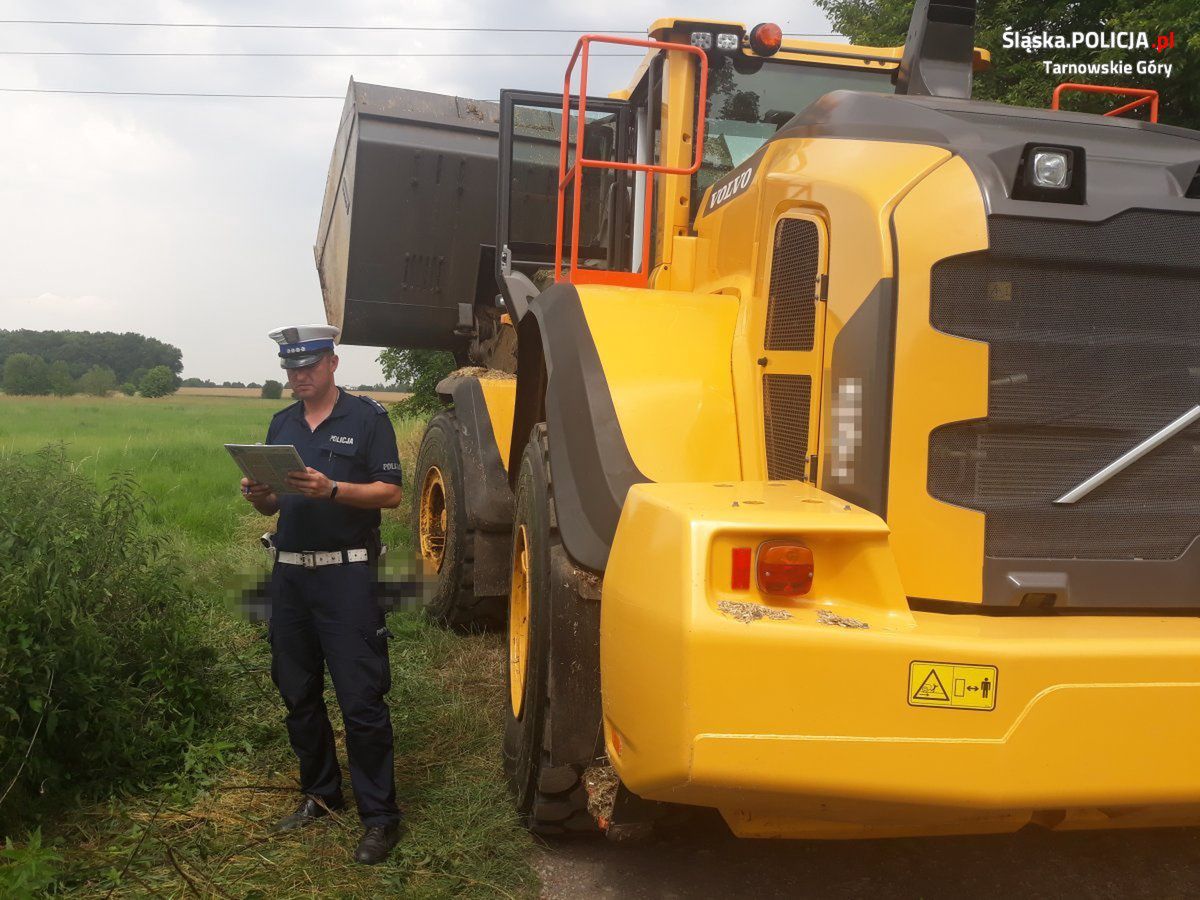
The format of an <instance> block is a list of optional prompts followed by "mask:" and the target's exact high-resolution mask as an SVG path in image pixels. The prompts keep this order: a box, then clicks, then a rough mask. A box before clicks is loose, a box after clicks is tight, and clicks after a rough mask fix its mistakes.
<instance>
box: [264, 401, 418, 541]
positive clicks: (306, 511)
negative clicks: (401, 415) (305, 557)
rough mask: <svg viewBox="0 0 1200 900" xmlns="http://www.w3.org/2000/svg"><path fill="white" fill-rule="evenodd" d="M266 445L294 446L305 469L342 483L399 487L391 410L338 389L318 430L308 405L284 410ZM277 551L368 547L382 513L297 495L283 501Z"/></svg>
mask: <svg viewBox="0 0 1200 900" xmlns="http://www.w3.org/2000/svg"><path fill="white" fill-rule="evenodd" d="M267 443H268V444H294V445H295V447H296V450H297V451H299V453H300V458H301V459H302V460H304V464H305V465H307V466H311V467H312V468H314V469H316V470H317V471H318V472H321V473H322V474H323V475H325V476H327V477H329V478H332V479H333V480H334V481H338V482H352V483H359V484H366V483H370V482H372V481H387V482H390V483H392V484H400V458H399V455H398V454H397V452H396V432H395V430H394V429H393V428H392V423H391V420H390V419H389V418H388V415H387V410H386V409H384V408H383V406H382V405H380V404H379V403H377V402H376V401H374V400H372V399H370V398H369V397H358V396H355V395H354V394H347V393H346V392H345V391H343V390H342V389H341V388H338V399H337V403H335V404H334V406H333V411H332V412H330V414H329V417H328V418H327V419H326V420H325V421H324V422H322V423H321V424H320V425H318V426H317V430H316V431H312V430H310V429H309V427H308V423H307V422H305V421H304V403H303V401H297V402H295V403H293V404H292V405H291V406H288V407H286V408H284V409H281V410H280V411H279V412H277V413H276V414H275V418H273V419H272V420H271V425H270V427H269V428H268V429H267ZM278 499H279V527H278V530H277V531H276V533H275V546H276V548H277V549H279V550H288V551H291V552H297V551H300V550H350V549H354V548H359V547H369V546H371V542H372V541H373V540H374V539H375V530H376V529H378V528H379V520H380V516H379V510H377V509H356V508H354V507H352V506H344V505H342V504H340V503H335V502H332V501H330V500H327V499H323V498H322V499H319V500H318V499H312V498H309V497H302V496H300V495H299V494H282V495H280V496H279V498H278Z"/></svg>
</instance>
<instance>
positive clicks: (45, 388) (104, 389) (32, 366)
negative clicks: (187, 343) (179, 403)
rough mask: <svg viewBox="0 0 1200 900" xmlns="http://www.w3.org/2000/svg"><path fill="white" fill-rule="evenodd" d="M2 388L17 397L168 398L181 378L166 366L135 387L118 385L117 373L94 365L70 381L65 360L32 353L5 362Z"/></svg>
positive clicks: (0, 380)
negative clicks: (48, 359) (119, 394)
mask: <svg viewBox="0 0 1200 900" xmlns="http://www.w3.org/2000/svg"><path fill="white" fill-rule="evenodd" d="M0 387H3V388H4V393H6V394H12V395H14V396H18V397H22V396H24V397H36V396H45V395H47V394H53V395H54V396H56V397H69V396H71V395H72V394H91V395H92V396H94V397H107V396H108V395H109V394H111V393H113V391H116V390H118V389H119V390H120V391H121V392H122V393H124V394H127V395H129V396H133V395H134V394H141V395H142V396H143V397H165V396H167V395H168V394H173V393H175V391H176V390H177V389H178V388H179V377H178V376H177V375H175V373H173V372H172V371H171V370H170V369H168V368H167V367H166V366H155V367H154V368H153V369H150V370H149V371H147V372H146V373H144V374H142V376H141V378H140V379H139V380H138V381H137V383H134V382H132V381H126V382H122V383H120V384H118V383H117V375H116V373H115V372H114V371H113V370H112V369H110V368H109V367H108V366H100V365H95V366H92V367H91V368H90V369H88V370H87V371H86V372H84V373H83V374H82V375H80V376H79V377H78V378H73V377H71V368H70V366H69V365H68V364H67V363H66V361H65V360H61V359H59V360H55V361H54V362H52V363H47V362H46V361H45V360H44V359H42V358H41V357H40V356H34V355H32V354H30V353H13V354H10V355H9V357H8V358H7V359H6V360H4V368H3V369H2V370H0Z"/></svg>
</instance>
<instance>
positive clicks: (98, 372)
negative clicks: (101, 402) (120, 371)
mask: <svg viewBox="0 0 1200 900" xmlns="http://www.w3.org/2000/svg"><path fill="white" fill-rule="evenodd" d="M116 389H117V376H116V373H115V372H113V370H112V369H110V368H108V366H92V367H91V368H90V369H88V370H87V371H86V372H84V373H83V374H82V375H80V376H79V390H80V392H81V393H84V394H91V395H92V396H93V397H107V396H108V395H109V394H111V393H112V392H113V391H115V390H116Z"/></svg>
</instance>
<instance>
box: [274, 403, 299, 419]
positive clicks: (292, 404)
mask: <svg viewBox="0 0 1200 900" xmlns="http://www.w3.org/2000/svg"><path fill="white" fill-rule="evenodd" d="M303 402H304V401H303V400H297V401H296V402H295V403H289V404H288V405H287V406H285V407H284V408H283V409H281V410H279V412H277V413H275V415H273V416H271V419H272V420H274V419H278V418H279V417H280V416H282V415H283V414H284V413H287V412H291V411H292V410H293V409H295V408H296V407H297V406H299V405H300V404H301V403H303Z"/></svg>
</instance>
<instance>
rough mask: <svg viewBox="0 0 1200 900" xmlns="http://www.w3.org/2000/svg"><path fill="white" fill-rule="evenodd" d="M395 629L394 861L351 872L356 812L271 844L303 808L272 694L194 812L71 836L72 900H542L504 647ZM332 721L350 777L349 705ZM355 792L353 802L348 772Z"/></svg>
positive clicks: (150, 798) (110, 821)
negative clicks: (508, 755) (515, 763)
mask: <svg viewBox="0 0 1200 900" xmlns="http://www.w3.org/2000/svg"><path fill="white" fill-rule="evenodd" d="M388 624H389V627H390V629H391V630H392V632H393V634H394V638H393V640H392V645H391V661H392V676H393V685H392V691H391V694H390V703H391V707H392V722H393V726H394V728H395V730H396V757H397V762H396V771H397V793H398V798H399V801H400V804H401V807H402V808H403V809H404V811H405V816H406V818H405V822H406V826H407V832H406V834H405V837H404V839H403V840H402V842H401V844H400V846H399V847H398V848H397V849H396V851H394V853H393V855H392V857H391V859H389V861H388V862H386V863H384V864H382V865H380V866H374V867H368V866H361V865H357V864H355V863H354V862H352V861H351V858H350V854H351V852H352V851H353V849H354V846H355V844H356V843H357V841H358V838H359V836H360V835H361V831H362V829H361V826H360V825H359V822H358V819H357V816H356V815H355V814H354V812H353V811H352V809H351V810H348V811H346V812H342V813H340V814H335V815H333V816H330V817H327V818H326V819H323V820H320V821H318V822H316V823H314V824H313V825H310V826H309V827H307V828H304V829H302V830H300V831H297V832H292V833H289V834H286V835H274V834H272V833H271V832H270V825H271V824H272V823H273V822H275V821H276V820H278V819H280V818H282V817H283V816H285V815H287V814H288V813H290V812H291V811H292V810H293V809H294V808H295V805H296V802H297V800H298V799H299V798H298V795H297V793H296V790H295V781H294V771H295V763H294V760H293V759H292V757H291V753H290V750H289V749H288V747H287V744H286V741H285V739H284V733H283V725H282V721H281V712H282V708H281V706H280V705H279V704H278V702H277V701H276V700H275V699H274V697H273V696H270V695H269V694H267V693H266V692H264V694H263V695H262V696H260V697H258V698H257V699H255V698H254V697H252V696H248V697H247V698H246V701H247V703H246V707H245V717H246V718H247V719H248V720H250V721H247V722H245V723H244V724H245V725H247V726H249V728H250V730H252V731H254V732H257V735H256V740H255V742H254V743H255V746H254V747H253V748H252V749H251V750H250V751H249V752H244V753H242V754H239V758H238V760H237V763H236V765H231V766H229V767H228V768H226V769H224V770H223V771H222V772H221V773H220V775H219V777H218V778H216V779H215V780H214V781H213V782H212V783H211V784H209V785H208V786H206V787H204V788H203V789H201V790H199V791H198V792H197V793H195V794H194V796H192V797H191V798H190V799H188V800H186V801H183V802H180V801H181V798H175V797H172V796H171V792H170V791H169V790H167V791H164V792H163V793H161V794H160V795H155V794H154V793H150V794H147V795H145V796H143V797H139V798H136V799H133V800H130V801H127V802H123V803H109V804H105V805H102V806H97V807H95V808H92V809H89V810H84V811H82V812H81V814H80V815H79V816H78V817H76V819H75V820H74V821H73V822H71V824H70V827H69V828H68V829H63V830H61V831H60V832H59V836H60V837H61V838H64V839H66V840H67V841H69V842H70V843H71V844H72V845H74V846H75V848H76V849H75V850H74V851H73V852H72V853H70V854H69V856H68V861H69V864H70V868H69V869H68V871H67V873H66V874H67V875H68V877H67V878H65V879H64V881H63V882H60V883H61V885H62V890H63V893H65V894H66V895H68V896H77V897H106V896H110V895H111V896H113V897H143V896H146V895H147V894H148V893H156V894H159V895H162V896H179V895H181V894H182V893H189V894H191V895H193V896H194V895H196V894H197V893H198V894H199V895H201V896H211V897H222V896H225V897H272V898H274V897H308V896H312V895H314V894H320V895H323V896H336V897H378V896H382V895H385V894H397V895H400V896H405V897H418V898H420V897H444V896H460V897H496V896H512V897H519V896H529V895H530V894H531V893H532V892H533V891H534V888H535V879H534V875H533V873H532V871H531V869H530V868H529V866H528V863H527V862H526V856H527V854H528V851H529V848H530V838H529V836H528V835H527V834H526V832H525V831H524V830H523V829H521V828H520V826H519V825H518V823H517V821H516V817H515V814H514V813H513V811H512V805H511V802H510V800H509V798H508V797H507V794H506V789H505V787H504V784H503V779H502V777H501V774H500V767H499V757H498V752H497V748H498V746H499V729H500V724H501V723H500V711H501V710H502V708H503V707H502V705H501V704H502V699H503V698H502V694H503V679H502V676H501V670H500V666H501V664H502V648H501V647H500V644H499V640H498V638H496V637H495V636H494V635H473V636H469V637H462V636H457V635H453V634H451V633H448V632H446V631H443V630H441V629H438V628H435V627H433V626H431V625H429V624H427V623H426V622H425V621H424V620H423V618H422V617H421V616H420V615H418V614H415V613H396V614H393V615H392V616H391V617H390V618H389V621H388ZM239 650H240V652H243V653H246V654H247V655H248V662H249V663H250V664H251V666H252V668H254V669H258V668H259V667H261V666H262V665H264V664H266V663H267V659H268V657H267V651H266V648H265V647H256V646H250V647H242V648H239ZM276 707H277V708H276ZM330 718H331V720H332V721H333V722H334V723H335V726H334V731H335V735H336V737H337V741H338V747H339V752H340V753H341V756H342V761H343V765H344V763H345V753H344V743H343V733H342V728H341V723H340V716H339V713H338V711H337V707H336V703H333V704H331V706H330ZM271 719H273V721H271ZM255 720H257V721H255ZM343 778H344V780H345V782H346V788H347V795H348V798H349V774H348V773H347V772H345V770H344V769H343ZM164 798H167V799H166V801H165V802H164ZM126 864H128V865H127V867H126ZM122 870H124V875H121V872H122Z"/></svg>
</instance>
